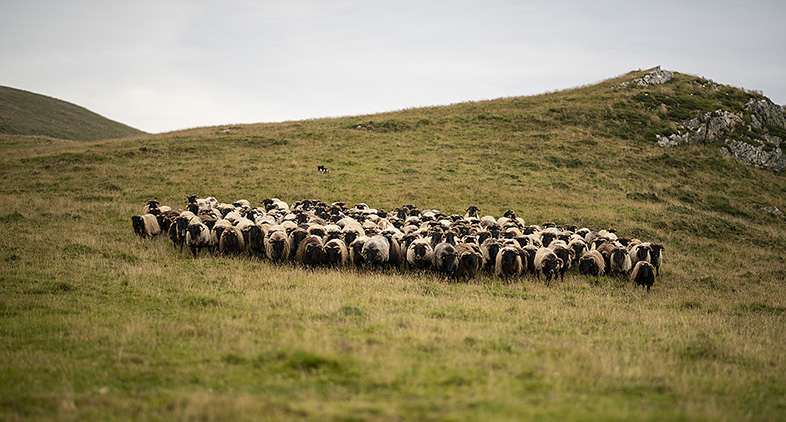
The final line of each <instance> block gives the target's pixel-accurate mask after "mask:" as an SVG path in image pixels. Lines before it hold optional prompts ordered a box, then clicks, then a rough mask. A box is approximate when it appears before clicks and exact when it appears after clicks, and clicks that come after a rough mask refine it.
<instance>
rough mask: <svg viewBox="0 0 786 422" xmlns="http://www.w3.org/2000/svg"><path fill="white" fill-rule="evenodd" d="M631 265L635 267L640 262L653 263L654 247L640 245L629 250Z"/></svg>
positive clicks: (644, 244)
mask: <svg viewBox="0 0 786 422" xmlns="http://www.w3.org/2000/svg"><path fill="white" fill-rule="evenodd" d="M628 254H629V255H630V265H631V266H632V267H635V266H636V264H637V263H638V262H639V261H647V262H652V259H651V258H650V256H651V254H652V246H651V244H650V243H638V244H635V245H633V246H632V247H631V248H630V249H629V250H628Z"/></svg>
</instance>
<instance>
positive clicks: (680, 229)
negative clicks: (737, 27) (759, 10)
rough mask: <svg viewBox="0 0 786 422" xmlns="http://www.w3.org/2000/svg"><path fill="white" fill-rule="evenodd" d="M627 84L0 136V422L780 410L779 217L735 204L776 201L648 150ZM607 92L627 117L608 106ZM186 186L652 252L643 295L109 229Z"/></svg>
mask: <svg viewBox="0 0 786 422" xmlns="http://www.w3.org/2000/svg"><path fill="white" fill-rule="evenodd" d="M639 76H641V74H640V73H632V74H629V75H625V76H623V77H621V78H618V79H614V80H610V81H606V82H603V83H601V84H598V85H594V86H588V87H583V88H579V89H575V90H568V91H562V92H556V93H551V94H547V95H541V96H536V97H524V98H506V99H500V100H494V101H485V102H475V103H465V104H457V105H453V106H448V107H433V108H425V109H412V110H404V111H400V112H395V113H387V114H380V115H372V116H358V117H345V118H338V119H324V120H309V121H302V122H287V123H280V124H260V125H247V126H233V127H230V130H229V131H226V130H225V129H227V127H209V128H200V129H194V130H189V131H183V132H176V133H169V134H162V135H155V136H152V135H150V136H143V137H138V138H133V139H118V140H111V141H97V142H85V143H75V142H67V141H57V140H51V139H46V138H19V137H13V136H2V137H0V149H7V150H11V149H13V154H5V155H4V156H3V158H2V159H1V160H2V162H1V163H0V180H2V182H3V183H2V184H0V192H2V194H3V197H4V202H5V204H4V209H3V210H2V211H0V224H2V227H3V230H2V231H0V240H1V241H0V245H1V246H0V260H2V264H3V265H0V338H2V342H0V362H2V364H0V379H2V380H3V382H2V383H0V419H3V420H21V421H26V420H101V421H106V420H129V419H132V420H162V421H163V420H167V421H169V420H194V419H199V420H241V421H242V420H336V421H344V420H361V421H362V420H402V419H403V420H503V421H504V420H527V419H545V420H630V419H636V420H664V419H665V420H675V419H682V420H713V421H715V420H734V421H737V420H777V419H783V418H784V414H786V399H784V397H786V387H784V383H783V376H782V374H783V373H786V361H785V360H784V356H786V353H784V352H786V350H785V349H786V343H784V342H783V341H781V337H782V333H783V331H784V328H786V312H784V309H786V295H785V294H784V293H783V280H784V279H785V278H786V255H784V253H783V250H784V248H785V247H786V230H785V229H786V222H784V220H783V219H780V218H778V217H775V216H773V215H772V214H770V213H767V212H766V211H763V210H761V209H760V207H761V206H762V205H773V206H777V207H778V208H780V209H786V204H784V203H783V198H784V197H786V195H785V194H786V192H784V186H786V180H784V176H783V174H781V173H773V172H768V171H765V170H761V169H756V168H751V167H745V166H743V165H741V164H739V163H738V162H736V161H733V160H728V159H724V158H721V157H720V155H719V154H718V152H717V149H715V148H712V147H701V146H686V147H680V148H674V149H669V150H664V149H662V148H660V147H659V146H657V144H655V143H654V142H652V140H651V139H648V138H647V135H646V133H647V131H648V130H649V129H651V128H652V127H659V126H658V125H659V124H660V123H658V121H657V119H655V117H657V114H652V113H649V112H648V111H647V110H645V109H637V108H636V107H637V106H631V104H634V103H635V100H634V99H633V97H635V96H636V95H637V94H639V93H641V92H642V90H640V89H632V88H631V89H625V90H616V89H614V88H613V87H614V86H617V85H619V83H620V82H621V81H623V80H628V79H632V78H634V77H639ZM694 80H696V78H695V77H692V76H687V75H680V74H677V80H676V81H675V82H674V83H672V84H671V85H669V84H667V85H665V86H664V87H663V88H662V90H663V92H664V93H668V92H669V91H668V90H669V89H672V90H674V89H678V88H679V87H680V86H682V85H681V84H689V83H693V82H691V81H694ZM650 90H651V88H650ZM672 95H674V96H677V97H678V96H679V95H681V94H680V93H679V92H675V93H673V94H672ZM629 106H630V107H632V108H631V110H633V111H629V112H628V113H634V114H636V113H645V114H643V116H647V118H646V119H645V118H635V119H627V118H623V117H618V118H616V120H615V119H612V120H608V119H609V117H608V116H609V113H610V111H609V110H611V112H613V113H617V115H618V116H625V114H624V113H625V111H624V110H625V107H629ZM552 110H553V111H552ZM662 121H663V120H661V122H662ZM358 126H361V128H358ZM622 131H624V132H625V135H624V136H622V135H621V134H620V135H615V134H616V133H617V132H622ZM320 164H322V165H325V166H327V167H328V168H329V169H330V173H329V174H326V175H322V174H319V173H317V172H316V166H317V165H320ZM192 193H197V194H199V195H204V196H206V195H213V196H216V197H217V198H219V200H222V201H227V202H228V201H234V200H236V199H240V198H245V199H248V200H250V201H252V203H256V202H257V201H260V200H262V199H264V198H266V197H274V196H275V197H279V198H281V199H283V200H285V201H288V202H290V203H291V202H294V201H296V200H300V199H305V198H320V199H322V200H325V201H327V202H332V201H339V200H342V201H346V202H348V203H350V204H353V203H356V202H361V201H362V202H366V203H368V204H369V205H371V206H373V207H379V208H385V209H392V208H394V207H396V206H399V205H402V204H408V203H412V204H415V205H417V206H419V207H422V208H439V209H441V210H443V211H445V212H447V213H463V212H464V210H465V209H466V207H467V206H468V205H471V204H475V205H478V206H479V207H480V208H481V210H482V211H481V213H482V214H492V215H495V216H500V215H502V213H503V212H504V211H506V210H507V209H514V210H515V211H516V213H517V215H519V216H520V217H523V218H524V219H525V220H527V221H528V222H530V223H534V224H540V223H543V222H545V221H555V222H557V223H573V224H577V225H579V226H588V227H591V228H595V229H600V228H610V227H614V228H617V229H618V233H619V234H620V235H622V236H629V237H638V238H641V239H642V240H651V241H657V242H659V243H662V244H664V245H665V246H666V250H665V252H664V264H663V267H662V268H661V277H660V278H659V279H658V280H657V282H656V284H655V286H654V287H653V290H652V292H650V293H649V294H647V293H645V292H644V291H642V290H641V289H636V288H634V287H633V286H631V285H629V284H628V283H626V282H624V281H621V280H617V279H614V278H608V277H604V278H601V279H600V280H599V281H597V282H595V281H594V280H592V279H587V278H583V277H579V276H578V275H575V274H572V273H569V274H568V275H567V276H566V278H565V282H564V283H559V282H557V283H553V284H552V287H551V288H547V287H545V286H544V284H543V283H542V282H537V281H536V280H534V279H530V278H523V279H521V280H518V281H516V282H514V283H512V284H506V283H504V282H503V281H502V280H500V279H497V278H494V277H490V276H487V275H484V276H482V277H479V278H477V279H475V280H472V281H471V282H469V283H447V282H445V281H443V280H441V279H439V278H437V277H434V276H432V275H416V274H410V273H406V272H404V273H400V272H380V273H366V272H357V271H352V270H342V271H336V270H326V269H317V270H306V269H302V268H296V267H294V266H292V265H279V266H276V265H272V264H270V263H268V262H265V261H259V260H256V259H252V258H250V257H243V258H235V259H226V258H213V257H208V256H203V257H200V258H199V259H196V260H194V259H192V258H190V256H189V255H188V254H187V253H183V254H181V253H179V252H177V251H175V250H174V249H173V248H172V246H171V243H169V242H168V240H166V239H164V238H156V239H152V240H147V241H142V240H139V239H137V238H136V237H135V236H134V235H133V232H132V229H131V224H130V216H131V215H134V214H137V213H139V212H140V211H141V209H142V205H143V204H144V203H145V202H146V201H147V200H149V199H151V198H157V199H159V200H161V201H162V203H164V204H169V205H172V206H175V207H177V206H182V205H184V198H185V196H186V195H188V194H192Z"/></svg>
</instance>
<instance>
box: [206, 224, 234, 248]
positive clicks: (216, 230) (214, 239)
mask: <svg viewBox="0 0 786 422" xmlns="http://www.w3.org/2000/svg"><path fill="white" fill-rule="evenodd" d="M227 227H232V223H230V222H229V221H227V220H218V221H216V222H215V224H213V228H212V229H211V230H210V237H211V243H212V244H213V247H214V248H215V247H217V246H218V244H219V242H220V241H221V234H223V233H224V230H225V229H226V228H227Z"/></svg>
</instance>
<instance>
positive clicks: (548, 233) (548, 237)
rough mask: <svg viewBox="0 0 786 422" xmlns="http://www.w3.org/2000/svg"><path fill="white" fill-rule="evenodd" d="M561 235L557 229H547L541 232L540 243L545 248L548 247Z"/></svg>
mask: <svg viewBox="0 0 786 422" xmlns="http://www.w3.org/2000/svg"><path fill="white" fill-rule="evenodd" d="M559 234H560V231H559V229H558V228H556V227H547V228H545V229H543V231H541V232H540V241H541V243H542V244H543V246H544V247H548V246H549V244H550V243H551V242H552V241H554V240H555V239H556V238H557V237H558V236H559Z"/></svg>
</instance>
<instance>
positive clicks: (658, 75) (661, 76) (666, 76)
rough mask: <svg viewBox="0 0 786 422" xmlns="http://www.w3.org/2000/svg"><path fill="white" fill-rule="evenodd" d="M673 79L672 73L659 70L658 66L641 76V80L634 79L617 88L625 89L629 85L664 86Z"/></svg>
mask: <svg viewBox="0 0 786 422" xmlns="http://www.w3.org/2000/svg"><path fill="white" fill-rule="evenodd" d="M672 79H674V73H672V72H670V71H668V70H661V68H660V66H657V67H655V69H654V70H653V71H652V72H650V73H648V74H646V75H644V76H642V77H641V78H637V79H634V80H632V81H627V82H623V83H621V84H619V86H617V88H618V89H619V88H626V87H628V86H629V85H638V86H642V87H643V86H650V85H660V84H665V83H666V82H668V81H670V80H672Z"/></svg>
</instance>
